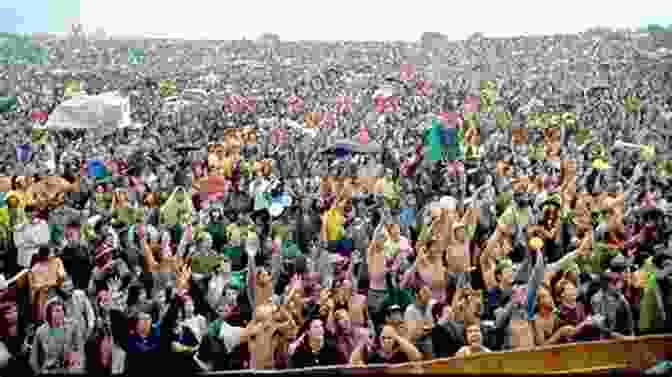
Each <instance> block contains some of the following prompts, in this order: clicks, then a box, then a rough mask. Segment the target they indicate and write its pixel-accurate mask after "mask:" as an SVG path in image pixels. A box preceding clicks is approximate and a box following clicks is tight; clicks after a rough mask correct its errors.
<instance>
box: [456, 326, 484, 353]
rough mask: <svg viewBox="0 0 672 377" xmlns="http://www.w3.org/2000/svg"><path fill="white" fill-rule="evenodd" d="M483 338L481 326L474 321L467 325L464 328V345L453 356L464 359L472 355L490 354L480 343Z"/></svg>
mask: <svg viewBox="0 0 672 377" xmlns="http://www.w3.org/2000/svg"><path fill="white" fill-rule="evenodd" d="M482 339H483V336H482V334H481V324H480V323H479V322H478V321H476V322H473V323H469V324H468V325H467V327H466V334H465V340H466V345H465V346H463V347H462V348H460V350H459V351H457V353H456V354H455V356H457V357H464V356H469V355H473V354H476V353H479V352H492V351H490V350H489V349H488V348H486V347H485V346H483V342H482Z"/></svg>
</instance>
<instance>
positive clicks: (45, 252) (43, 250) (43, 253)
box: [37, 246, 51, 258]
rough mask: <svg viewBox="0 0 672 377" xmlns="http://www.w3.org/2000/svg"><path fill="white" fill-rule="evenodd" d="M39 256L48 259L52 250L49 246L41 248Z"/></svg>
mask: <svg viewBox="0 0 672 377" xmlns="http://www.w3.org/2000/svg"><path fill="white" fill-rule="evenodd" d="M37 254H38V255H39V256H40V257H42V258H47V257H48V256H49V254H51V249H49V247H48V246H40V249H39V251H38V253H37Z"/></svg>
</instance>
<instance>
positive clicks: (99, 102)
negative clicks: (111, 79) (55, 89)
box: [45, 91, 133, 132]
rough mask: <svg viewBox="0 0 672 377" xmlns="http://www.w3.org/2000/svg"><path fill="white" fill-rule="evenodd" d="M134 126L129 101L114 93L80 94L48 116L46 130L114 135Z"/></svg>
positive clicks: (125, 97)
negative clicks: (78, 130) (88, 131)
mask: <svg viewBox="0 0 672 377" xmlns="http://www.w3.org/2000/svg"><path fill="white" fill-rule="evenodd" d="M131 125H133V122H132V121H131V105H130V100H129V98H128V97H127V96H123V95H121V94H120V93H119V92H116V91H115V92H107V93H102V94H100V95H97V96H88V95H81V96H77V97H74V98H71V99H69V100H67V101H65V102H63V103H61V104H60V105H58V107H56V109H55V110H54V111H53V113H52V114H51V115H50V116H49V120H48V121H47V124H46V125H45V127H46V128H48V129H56V130H58V129H100V130H101V131H107V132H113V131H114V130H116V129H117V128H126V127H129V126H131Z"/></svg>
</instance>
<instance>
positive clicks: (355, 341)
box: [326, 306, 369, 365]
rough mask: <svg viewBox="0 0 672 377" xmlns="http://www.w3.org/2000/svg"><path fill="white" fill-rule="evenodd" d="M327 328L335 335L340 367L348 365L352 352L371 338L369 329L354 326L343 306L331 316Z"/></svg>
mask: <svg viewBox="0 0 672 377" xmlns="http://www.w3.org/2000/svg"><path fill="white" fill-rule="evenodd" d="M326 327H327V328H328V329H329V333H331V334H333V335H334V341H335V342H336V349H337V351H338V364H340V365H345V364H347V363H348V362H349V361H350V356H352V352H354V350H355V349H356V348H357V347H358V346H359V345H360V344H362V343H363V342H365V341H366V340H367V339H368V337H369V332H368V329H365V328H363V327H357V326H354V325H353V323H352V321H351V319H350V314H349V313H348V310H347V308H345V307H342V306H341V307H339V308H337V309H336V310H335V311H334V314H333V316H332V315H330V317H329V321H328V322H327V324H326Z"/></svg>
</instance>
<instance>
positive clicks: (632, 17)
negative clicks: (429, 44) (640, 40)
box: [0, 0, 672, 41]
mask: <svg viewBox="0 0 672 377" xmlns="http://www.w3.org/2000/svg"><path fill="white" fill-rule="evenodd" d="M647 14H648V15H655V14H667V15H670V16H667V17H657V16H647ZM72 20H81V22H82V23H83V24H84V25H85V29H86V30H87V31H93V30H95V29H96V28H98V27H102V28H103V29H105V31H106V32H107V33H108V34H109V35H124V36H129V35H133V36H143V35H144V36H152V37H167V38H185V39H201V38H207V39H225V40H231V39H242V38H248V39H255V38H257V37H258V36H259V35H260V34H262V33H264V32H272V33H276V34H278V35H279V36H280V38H281V39H283V40H379V41H382V40H404V41H417V40H418V39H419V38H420V35H421V34H422V33H423V32H425V31H437V32H441V33H443V34H445V35H447V36H448V37H449V38H450V39H463V38H465V37H467V36H469V35H470V34H472V33H474V32H482V33H483V34H484V35H486V36H492V37H505V36H514V35H526V34H553V33H575V32H580V31H583V30H585V29H587V28H589V27H594V26H610V27H638V26H642V25H646V24H650V23H659V24H663V25H665V26H666V25H668V24H671V23H672V2H670V1H663V0H639V1H636V2H622V3H619V2H614V1H613V0H612V1H606V0H564V1H562V2H549V5H547V4H544V2H542V1H531V0H509V1H505V2H501V1H491V0H486V1H479V2H476V1H461V2H454V1H440V0H434V1H431V0H413V1H409V2H405V1H404V0H397V1H396V2H394V1H389V0H386V1H383V0H359V1H358V0H339V1H328V2H327V1H322V2H321V1H316V0H313V1H307V0H284V1H280V0H275V1H268V0H243V1H238V0H228V1H215V0H189V1H158V0H114V1H109V2H108V1H101V0H0V31H18V32H31V31H32V32H40V31H48V32H54V33H61V32H66V31H67V30H68V29H69V25H70V24H71V23H72ZM12 25H14V28H15V30H7V29H11V28H12Z"/></svg>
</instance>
